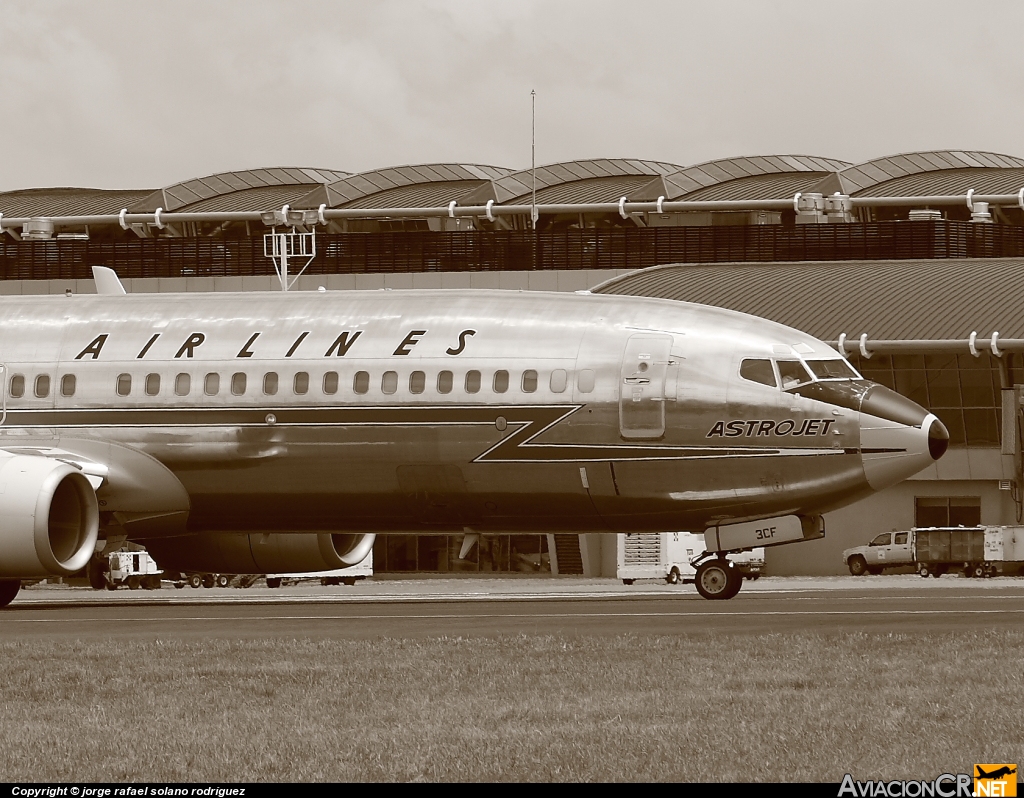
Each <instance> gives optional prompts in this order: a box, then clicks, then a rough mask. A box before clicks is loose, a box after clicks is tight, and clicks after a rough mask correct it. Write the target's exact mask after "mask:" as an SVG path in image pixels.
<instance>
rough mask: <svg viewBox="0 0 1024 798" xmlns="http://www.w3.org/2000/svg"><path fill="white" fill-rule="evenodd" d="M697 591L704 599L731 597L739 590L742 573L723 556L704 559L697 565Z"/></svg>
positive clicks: (741, 582) (741, 583)
mask: <svg viewBox="0 0 1024 798" xmlns="http://www.w3.org/2000/svg"><path fill="white" fill-rule="evenodd" d="M694 581H695V583H696V585H697V592H698V593H700V594H701V596H703V597H704V598H706V599H720V600H724V599H731V598H732V597H733V596H735V595H736V594H737V593H739V592H740V587H741V586H742V585H743V574H741V573H740V571H739V569H738V568H737V567H736V566H735V565H733V564H732V563H731V562H730V561H729V560H727V559H725V558H724V557H716V558H714V559H711V560H705V561H704V562H702V563H701V564H700V565H699V566H697V574H696V577H695V580H694Z"/></svg>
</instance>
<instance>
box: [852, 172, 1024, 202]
mask: <svg viewBox="0 0 1024 798" xmlns="http://www.w3.org/2000/svg"><path fill="white" fill-rule="evenodd" d="M1022 187H1024V167H1010V168H1005V169H993V168H990V167H985V168H968V169H943V170H941V171H938V172H918V173H916V174H911V175H906V176H904V177H897V178H896V179H894V180H887V181H886V182H884V183H878V184H877V185H874V186H871V187H870V188H867V189H865V190H864V192H862V193H865V194H870V195H871V196H872V197H910V196H919V197H926V196H935V195H943V194H966V193H967V192H968V191H969V190H970V189H972V188H973V189H974V190H975V192H977V193H978V194H1016V193H1017V192H1018V191H1020V190H1021V188H1022Z"/></svg>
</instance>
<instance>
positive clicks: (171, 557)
mask: <svg viewBox="0 0 1024 798" xmlns="http://www.w3.org/2000/svg"><path fill="white" fill-rule="evenodd" d="M374 538H375V535H373V534H341V533H338V534H334V533H331V532H296V533H282V532H269V533H258V532H256V533H250V534H247V535H246V534H237V533H232V532H204V533H203V534H200V535H190V536H188V537H180V538H165V539H162V540H156V539H154V540H148V541H146V548H147V550H148V551H149V553H150V554H152V555H153V556H154V557H155V558H156V561H157V564H158V565H159V566H160V567H161V568H164V569H165V570H166V569H169V570H177V571H209V572H214V573H225V574H287V573H296V574H299V573H309V572H311V571H335V570H337V569H339V568H347V567H349V566H351V565H357V564H358V563H360V562H362V561H363V560H364V559H365V558H366V556H367V555H368V554H369V553H370V551H371V550H372V549H373V541H374Z"/></svg>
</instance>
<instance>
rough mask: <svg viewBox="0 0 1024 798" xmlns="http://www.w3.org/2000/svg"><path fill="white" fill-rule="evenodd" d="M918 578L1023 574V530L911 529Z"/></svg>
mask: <svg viewBox="0 0 1024 798" xmlns="http://www.w3.org/2000/svg"><path fill="white" fill-rule="evenodd" d="M914 540H915V543H914V560H915V562H916V563H917V572H918V573H919V574H920V575H921V576H941V575H942V574H944V573H947V572H949V571H953V570H959V571H960V572H961V573H963V575H964V576H973V577H988V576H995V575H996V574H998V573H1002V574H1004V575H1007V576H1018V575H1024V527H1019V526H979V527H956V528H945V527H930V528H925V529H915V530H914Z"/></svg>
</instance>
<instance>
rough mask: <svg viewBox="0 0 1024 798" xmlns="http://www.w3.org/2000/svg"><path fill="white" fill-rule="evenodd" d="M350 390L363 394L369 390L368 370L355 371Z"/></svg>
mask: <svg viewBox="0 0 1024 798" xmlns="http://www.w3.org/2000/svg"><path fill="white" fill-rule="evenodd" d="M352 390H353V391H354V392H355V393H358V394H364V393H366V392H367V391H369V390H370V372H368V371H357V372H356V373H355V376H354V377H352Z"/></svg>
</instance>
